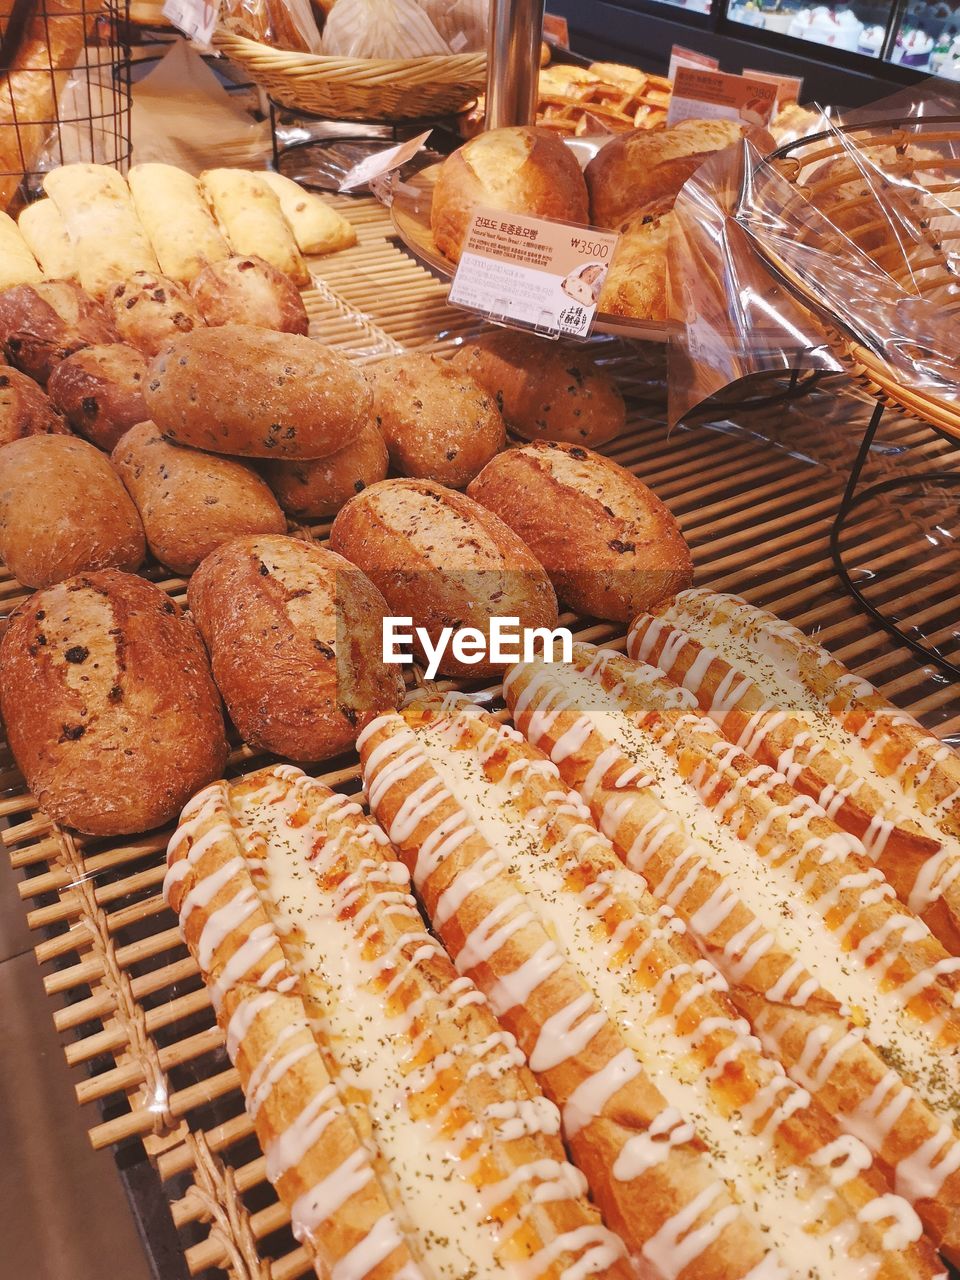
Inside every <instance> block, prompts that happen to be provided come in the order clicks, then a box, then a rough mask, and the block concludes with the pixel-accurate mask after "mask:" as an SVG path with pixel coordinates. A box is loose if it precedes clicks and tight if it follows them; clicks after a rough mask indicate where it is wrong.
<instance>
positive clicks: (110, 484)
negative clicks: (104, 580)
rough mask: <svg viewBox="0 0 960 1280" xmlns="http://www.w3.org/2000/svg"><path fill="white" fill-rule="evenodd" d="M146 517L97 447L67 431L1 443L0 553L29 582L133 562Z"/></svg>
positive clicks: (138, 556)
mask: <svg viewBox="0 0 960 1280" xmlns="http://www.w3.org/2000/svg"><path fill="white" fill-rule="evenodd" d="M145 553H146V547H145V545H144V536H143V525H142V524H141V523H140V517H139V515H138V514H137V509H136V507H135V506H134V505H133V503H132V501H131V500H130V497H129V495H128V494H127V491H126V489H124V487H123V485H122V484H121V482H120V477H119V476H118V475H117V473H116V472H115V471H114V469H113V467H111V465H110V463H109V461H108V460H107V459H106V458H105V457H104V456H103V454H102V453H101V452H100V451H99V449H95V448H94V446H93V445H92V444H88V443H87V441H86V440H78V439H77V438H76V437H75V436H70V435H65V436H61V435H41V436H27V437H25V438H24V439H23V440H14V441H13V443H12V444H5V445H4V446H3V448H2V449H0V558H2V559H3V561H4V563H5V564H6V565H7V568H8V569H9V570H10V572H11V573H12V574H13V575H14V577H16V578H17V579H19V581H20V582H22V583H24V585H25V586H28V587H47V586H49V585H50V584H51V583H53V582H61V581H62V580H63V579H64V578H69V577H70V575H71V574H74V573H81V572H83V571H84V570H86V569H106V568H117V569H136V568H138V567H139V566H140V565H141V564H142V563H143V557H144V555H145Z"/></svg>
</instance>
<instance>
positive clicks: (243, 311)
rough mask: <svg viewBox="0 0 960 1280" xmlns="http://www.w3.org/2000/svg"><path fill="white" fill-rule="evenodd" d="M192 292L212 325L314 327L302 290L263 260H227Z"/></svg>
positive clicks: (196, 283) (202, 278) (282, 329)
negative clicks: (311, 323)
mask: <svg viewBox="0 0 960 1280" xmlns="http://www.w3.org/2000/svg"><path fill="white" fill-rule="evenodd" d="M190 293H191V294H192V296H193V299H194V301H195V302H196V304H197V306H198V307H199V308H200V313H201V314H202V316H203V318H204V320H205V321H206V322H207V324H209V325H222V324H252V325H256V326H257V327H258V328H261V329H276V330H277V331H278V332H280V333H301V334H305V333H306V332H307V331H308V329H309V328H310V318H309V316H308V315H307V308H306V307H305V306H304V305H303V298H301V296H300V290H299V289H298V288H297V286H296V285H295V284H294V283H293V281H292V280H291V279H290V277H289V276H285V275H284V274H283V272H282V271H280V270H278V269H277V268H276V267H275V266H273V264H272V263H270V262H265V261H264V259H263V258H227V259H226V260H225V261H224V262H213V263H211V264H210V266H208V267H205V268H204V270H203V271H201V272H200V274H199V275H198V276H197V278H196V280H194V282H193V284H192V285H191V286H190Z"/></svg>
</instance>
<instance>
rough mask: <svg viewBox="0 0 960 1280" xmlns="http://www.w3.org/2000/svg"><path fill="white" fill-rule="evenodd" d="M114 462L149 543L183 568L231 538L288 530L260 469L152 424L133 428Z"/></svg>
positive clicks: (185, 571)
mask: <svg viewBox="0 0 960 1280" xmlns="http://www.w3.org/2000/svg"><path fill="white" fill-rule="evenodd" d="M111 461H112V462H113V465H114V466H115V467H116V469H117V471H118V472H119V473H120V479H121V480H122V481H123V483H124V484H125V485H126V487H127V490H128V492H129V494H130V496H131V498H133V500H134V502H135V503H136V505H137V510H138V511H139V512H140V518H141V519H142V521H143V528H144V532H145V533H146V535H147V545H148V546H149V548H150V550H151V551H152V552H153V554H154V555H155V556H156V557H157V559H158V560H159V561H160V563H161V564H165V565H166V566H167V567H168V568H169V569H172V570H173V571H174V572H175V573H180V574H183V575H185V576H186V575H188V574H191V573H193V571H194V569H195V568H196V567H197V565H198V564H199V563H200V561H201V560H202V559H203V558H204V556H207V555H209V554H210V552H211V551H213V550H214V548H216V547H219V546H220V545H221V543H224V542H229V541H230V539H231V538H239V537H240V536H241V535H243V534H253V533H286V531H287V522H286V520H285V519H284V517H283V512H282V511H281V510H280V508H279V507H278V506H277V502H276V499H275V498H274V496H273V494H272V493H271V492H270V490H269V488H268V487H267V485H266V484H265V483H264V481H263V480H261V479H260V477H259V476H258V475H257V474H256V472H255V471H253V470H252V469H251V468H250V467H247V466H244V464H243V463H242V462H237V461H236V460H235V459H233V458H223V457H220V456H219V455H218V454H214V453H201V452H200V451H199V450H198V449H185V448H184V447H183V446H182V445H178V444H173V443H171V442H170V441H169V440H164V438H163V436H162V435H161V434H160V432H159V431H158V430H157V428H156V425H155V424H154V423H152V422H141V423H140V424H139V426H136V427H133V428H132V429H131V430H130V431H128V432H127V433H126V435H125V436H124V437H123V438H122V439H121V440H120V442H119V444H118V445H117V447H116V448H115V449H114V451H113V454H112V457H111Z"/></svg>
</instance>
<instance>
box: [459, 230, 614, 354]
mask: <svg viewBox="0 0 960 1280" xmlns="http://www.w3.org/2000/svg"><path fill="white" fill-rule="evenodd" d="M618 239H619V237H618V235H617V233H616V232H614V231H600V230H598V229H597V228H596V227H584V226H580V225H578V224H577V223H573V222H555V221H553V220H552V219H550V218H530V217H526V216H522V215H520V214H516V213H503V212H501V211H499V210H497V209H475V210H474V213H473V220H472V222H471V224H470V229H469V231H468V232H467V238H466V242H465V244H464V249H463V254H462V255H461V258H460V264H459V266H458V267H457V273H456V275H455V276H454V278H453V284H452V285H451V287H450V302H452V303H453V304H454V305H455V306H458V307H465V308H466V309H467V310H469V311H479V312H481V313H482V314H483V315H485V316H487V317H489V319H491V320H497V321H499V322H501V323H503V324H513V325H516V326H518V327H519V328H523V329H534V330H536V331H537V332H538V333H543V334H549V335H550V336H551V337H559V336H560V335H561V334H563V335H565V336H568V337H574V338H585V337H587V336H588V335H589V333H590V330H591V328H592V327H593V321H594V318H595V316H596V314H597V303H598V301H599V298H600V290H601V289H602V288H603V283H604V281H605V280H606V278H607V271H608V270H609V268H610V263H611V262H612V260H613V253H614V250H615V248H616V245H617V240H618Z"/></svg>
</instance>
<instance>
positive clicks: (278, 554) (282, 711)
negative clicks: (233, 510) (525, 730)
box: [187, 535, 403, 760]
mask: <svg viewBox="0 0 960 1280" xmlns="http://www.w3.org/2000/svg"><path fill="white" fill-rule="evenodd" d="M187 599H188V601H189V604H190V611H191V613H192V614H193V616H194V618H195V619H196V621H197V626H198V627H199V629H200V632H201V634H202V636H203V638H204V641H205V643H206V646H207V649H208V650H209V652H210V658H211V663H212V666H213V672H214V676H215V678H216V681H217V684H218V686H219V688H220V691H221V693H222V694H223V698H224V701H225V702H226V704H227V709H228V710H229V712H230V716H231V718H232V720H233V722H234V724H235V725H236V727H237V729H238V730H239V732H240V734H241V736H242V737H243V738H244V739H245V741H247V742H249V743H251V744H252V745H254V746H257V747H262V748H264V749H266V750H268V751H273V752H275V753H276V754H277V755H281V756H287V757H289V758H290V759H293V760H326V759H329V758H330V757H331V756H335V755H337V754H339V753H340V752H341V751H346V750H347V749H348V748H349V747H351V746H352V745H353V743H354V742H355V740H356V737H357V734H358V732H359V731H360V730H361V729H362V728H363V726H364V725H365V724H366V723H367V722H368V721H369V720H371V719H372V718H373V716H374V715H376V714H377V713H378V712H379V711H382V710H383V709H384V708H386V707H395V706H397V705H398V703H399V701H400V697H401V695H402V693H403V681H402V679H401V676H400V674H399V667H397V666H395V665H388V664H386V663H384V662H383V660H382V657H381V653H382V637H381V620H382V618H383V615H384V613H385V612H386V604H385V602H384V600H383V598H382V596H381V595H380V593H379V592H378V591H377V590H376V588H375V587H374V585H373V584H372V583H371V582H370V581H369V580H368V579H367V578H365V577H364V575H363V574H362V573H360V572H359V571H358V570H357V569H356V568H355V567H354V566H353V565H351V564H349V563H348V562H347V561H346V560H344V559H342V558H341V557H340V556H338V555H334V554H333V552H331V551H328V550H326V548H323V547H318V546H315V545H313V544H311V543H307V542H302V541H300V540H299V539H296V538H288V537H283V536H279V535H263V536H256V537H245V538H236V539H234V540H233V541H232V542H228V543H226V544H224V545H223V546H221V547H219V548H218V549H217V550H216V551H214V552H212V553H211V554H210V555H209V556H207V558H206V560H204V562H203V563H202V564H201V566H200V568H199V569H198V570H197V571H196V573H195V574H194V575H193V578H192V579H191V581H190V586H189V589H188V592H187Z"/></svg>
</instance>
